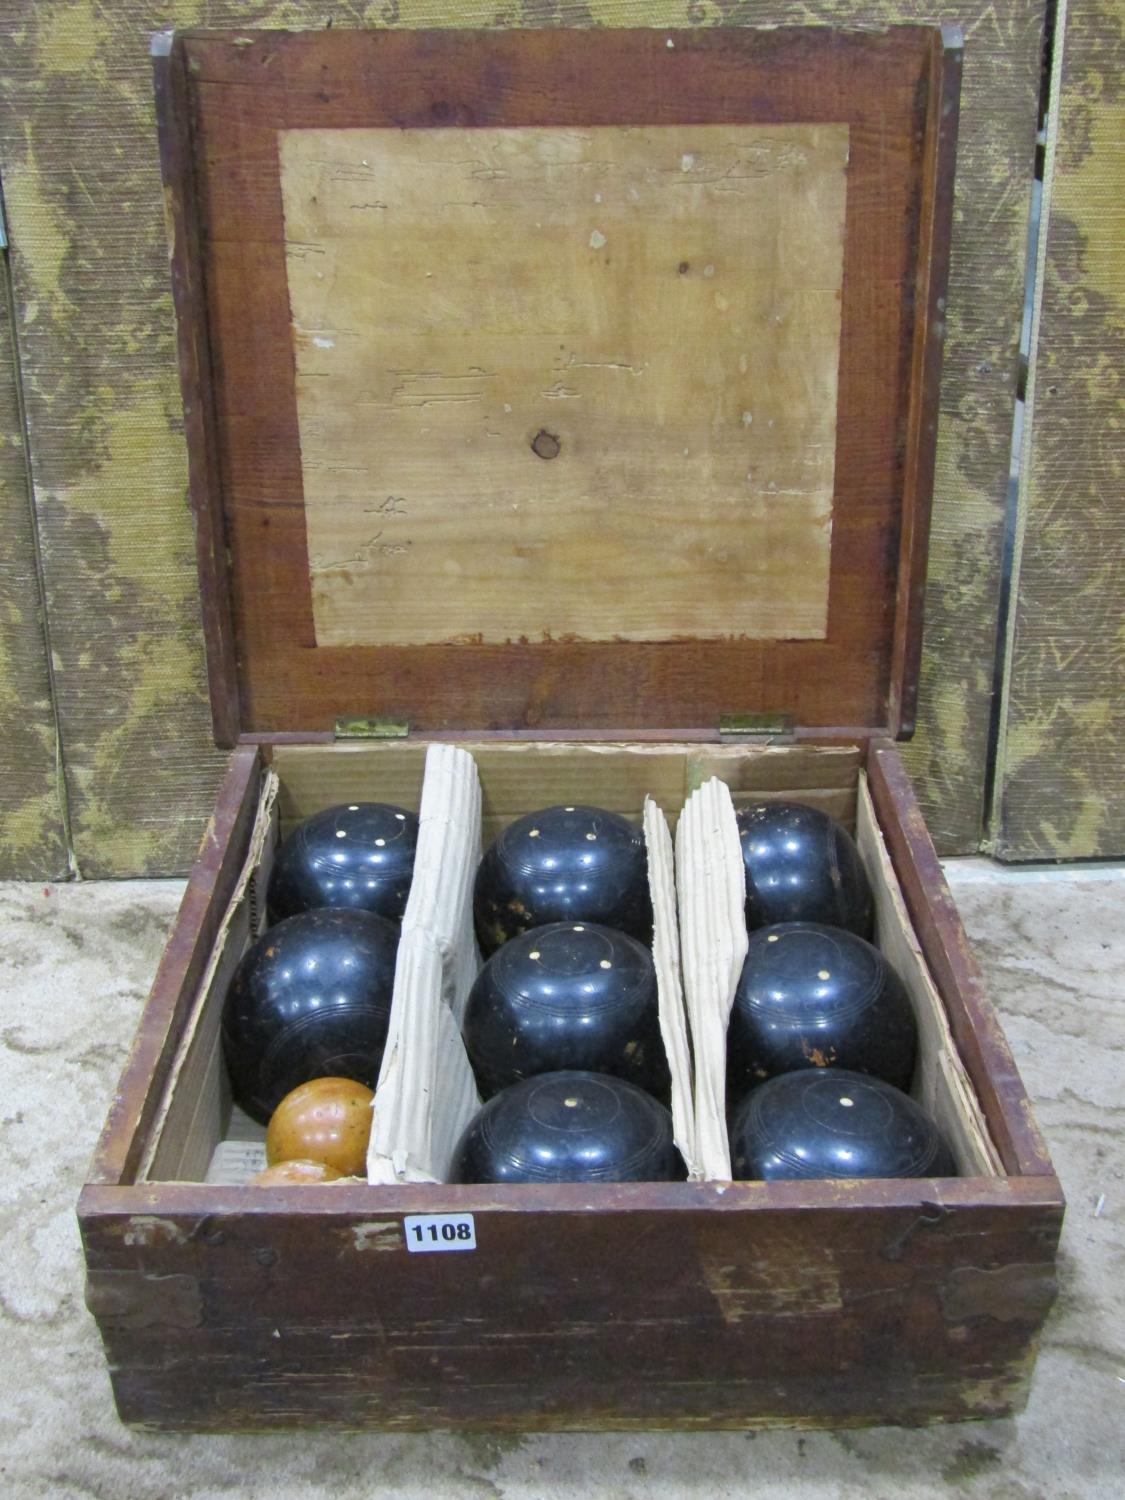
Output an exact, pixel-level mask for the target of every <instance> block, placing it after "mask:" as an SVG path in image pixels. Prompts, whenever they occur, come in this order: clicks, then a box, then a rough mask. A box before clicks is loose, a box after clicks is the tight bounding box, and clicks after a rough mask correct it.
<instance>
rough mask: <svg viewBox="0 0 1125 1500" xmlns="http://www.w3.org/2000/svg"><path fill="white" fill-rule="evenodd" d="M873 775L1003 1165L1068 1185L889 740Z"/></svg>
mask: <svg viewBox="0 0 1125 1500" xmlns="http://www.w3.org/2000/svg"><path fill="white" fill-rule="evenodd" d="M867 779H868V786H869V788H870V791H871V798H872V801H873V803H874V804H875V810H876V812H877V814H878V817H879V823H880V826H881V827H882V830H883V836H884V838H885V839H886V843H887V849H888V851H889V853H890V856H891V859H892V861H893V863H894V867H895V872H896V874H897V875H898V878H899V883H900V885H901V886H902V893H903V897H904V898H905V901H906V905H907V910H908V911H909V912H910V918H911V921H912V922H913V923H914V930H915V932H916V933H917V936H918V941H919V943H920V944H921V946H922V951H923V953H924V954H925V956H926V961H927V963H928V964H929V966H930V970H931V972H932V974H933V977H934V982H935V983H936V985H937V987H938V990H939V992H940V994H941V996H942V999H943V1000H944V1001H945V1004H946V1008H947V1011H948V1014H949V1024H950V1028H951V1030H952V1032H953V1038H954V1041H955V1042H956V1044H957V1049H958V1051H959V1052H960V1054H961V1057H962V1060H963V1061H964V1063H965V1066H966V1068H967V1069H968V1070H969V1075H970V1077H971V1079H972V1081H973V1085H974V1087H975V1088H976V1091H977V1096H978V1098H979V1099H980V1102H981V1107H982V1108H983V1110H984V1114H985V1119H986V1120H987V1122H988V1128H989V1130H990V1132H991V1134H992V1138H993V1140H994V1141H995V1143H996V1147H997V1149H998V1150H999V1152H1000V1157H1001V1160H1002V1161H1003V1164H1004V1168H1005V1170H1006V1171H1008V1172H1012V1173H1019V1174H1021V1175H1025V1176H1029V1177H1034V1178H1039V1179H1042V1180H1044V1181H1045V1182H1046V1183H1048V1184H1053V1190H1054V1191H1055V1192H1056V1193H1057V1195H1058V1202H1059V1203H1060V1205H1061V1204H1062V1202H1063V1197H1062V1190H1061V1188H1060V1187H1059V1186H1058V1182H1057V1179H1056V1178H1055V1173H1054V1168H1053V1166H1052V1164H1051V1159H1050V1156H1049V1154H1048V1151H1047V1147H1046V1144H1045V1142H1044V1140H1043V1137H1042V1136H1041V1135H1040V1133H1039V1129H1038V1127H1037V1126H1036V1124H1035V1120H1034V1117H1033V1115H1032V1112H1031V1101H1030V1100H1029V1099H1028V1096H1027V1091H1026V1089H1025V1088H1024V1086H1023V1081H1022V1079H1021V1078H1020V1075H1019V1071H1018V1069H1017V1068H1016V1064H1015V1062H1014V1060H1013V1058H1012V1054H1011V1051H1010V1049H1009V1047H1008V1043H1007V1040H1006V1039H1005V1037H1004V1033H1003V1031H1002V1029H1001V1027H1000V1023H999V1021H998V1019H997V1017H996V1014H995V1012H994V1010H993V1008H992V1006H991V1004H990V1002H989V1000H988V998H987V996H986V995H985V991H984V984H983V982H982V980H981V975H980V970H979V968H978V967H977V963H976V959H975V958H974V957H973V953H972V949H971V948H970V946H969V941H968V938H967V937H966V935H965V929H964V927H963V926H962V923H961V917H960V914H959V912H958V910H957V907H956V904H955V902H954V900H953V897H952V895H951V894H950V890H949V886H948V885H947V884H946V881H945V876H944V874H943V873H942V868H941V864H940V863H939V861H938V857H937V854H936V852H935V850H934V846H933V843H932V842H931V839H930V835H929V831H928V830H927V828H926V824H925V821H924V819H923V817H922V813H921V809H920V808H919V806H918V803H917V801H916V799H915V796H914V790H913V787H912V786H911V784H910V778H909V777H908V776H907V774H906V770H905V767H904V766H903V764H902V760H901V758H900V757H899V754H898V751H897V749H896V748H895V746H894V745H893V744H891V743H890V742H884V743H882V744H880V743H879V742H875V743H874V744H873V745H872V746H871V748H870V751H869V753H868V759H867Z"/></svg>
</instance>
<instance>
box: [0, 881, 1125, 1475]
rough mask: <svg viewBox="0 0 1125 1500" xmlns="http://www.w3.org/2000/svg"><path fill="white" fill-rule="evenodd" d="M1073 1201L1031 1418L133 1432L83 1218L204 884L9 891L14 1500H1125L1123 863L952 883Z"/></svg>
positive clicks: (5, 1190) (1, 1054)
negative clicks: (759, 1428) (683, 1499)
mask: <svg viewBox="0 0 1125 1500" xmlns="http://www.w3.org/2000/svg"><path fill="white" fill-rule="evenodd" d="M949 873H950V876H951V880H952V883H953V887H954V894H955V895H956V897H957V900H958V903H959V905H960V907H961V910H962V912H963V914H964V917H965V921H966V924H967V926H968V928H969V931H970V935H971V936H972V937H973V939H974V941H975V942H976V945H977V951H978V953H979V955H980V957H981V959H982V962H983V964H984V967H985V970H986V976H987V978H988V980H989V982H990V985H991V991H992V995H993V998H994V1000H995V1001H996V1003H997V1005H998V1007H999V1009H1000V1011H1001V1014H1002V1017H1003V1020H1004V1024H1005V1027H1006V1030H1007V1033H1008V1037H1009V1039H1010V1041H1011V1043H1012V1046H1013V1050H1014V1051H1015V1054H1016V1059H1017V1061H1018V1063H1019V1065H1020V1068H1021V1070H1022V1072H1023V1075H1024V1078H1025V1081H1026V1083H1027V1084H1028V1087H1029V1089H1030V1092H1031V1094H1032V1096H1033V1098H1034V1099H1035V1101H1036V1105H1037V1110H1038V1118H1039V1121H1040V1124H1041V1126H1042V1127H1043V1129H1044V1130H1045V1132H1046V1134H1047V1137H1048V1139H1049V1141H1050V1144H1051V1148H1052V1151H1053V1153H1054V1159H1055V1164H1056V1167H1057V1169H1058V1171H1059V1174H1060V1176H1061V1177H1062V1180H1063V1184H1064V1187H1065V1188H1066V1191H1067V1195H1068V1199H1069V1210H1068V1216H1067V1222H1066V1228H1065V1230H1064V1235H1063V1253H1062V1259H1061V1266H1060V1277H1061V1295H1060V1298H1059V1301H1058V1304H1057V1306H1056V1308H1055V1311H1054V1312H1053V1314H1052V1316H1051V1319H1050V1322H1049V1325H1048V1330H1047V1335H1046V1338H1045V1341H1044V1346H1043V1350H1042V1353H1041V1356H1040V1359H1039V1364H1038V1367H1037V1370H1036V1375H1035V1381H1034V1385H1033V1389H1032V1395H1031V1402H1030V1405H1029V1407H1028V1410H1027V1411H1026V1413H1024V1414H1023V1415H1021V1416H1020V1417H1018V1418H1016V1419H1014V1420H1012V1421H1005V1422H989V1423H983V1424H964V1425H960V1426H955V1427H945V1428H935V1429H930V1430H927V1431H923V1432H914V1431H898V1430H894V1429H886V1428H884V1429H877V1430H871V1431H867V1432H848V1433H841V1434H832V1433H806V1434H804V1435H797V1434H794V1433H789V1432H771V1433H760V1434H758V1435H757V1436H755V1435H753V1434H727V1433H720V1434H700V1433H684V1434H678V1433H672V1434H651V1435H650V1434H635V1433H634V1434H622V1435H614V1436H608V1437H607V1436H567V1435H560V1436H544V1437H527V1438H518V1437H505V1438H492V1437H486V1436H481V1437H454V1436H449V1435H443V1434H434V1435H426V1436H393V1437H385V1436H381V1435H378V1434H371V1435H355V1436H346V1437H338V1436H322V1437H318V1436H308V1435H304V1436H293V1437H284V1438H277V1437H269V1438H187V1437H165V1438H162V1437H153V1436H149V1435H142V1434H137V1433H133V1432H131V1431H129V1430H128V1429H126V1428H124V1427H122V1426H121V1425H120V1424H119V1423H118V1421H117V1418H116V1416H115V1414H114V1409H113V1402H112V1399H111V1396H110V1390H109V1382H108V1379H107V1377H106V1372H105V1368H104V1364H103V1360H102V1351H101V1345H100V1343H99V1340H98V1336H97V1332H96V1329H95V1327H94V1325H93V1323H92V1321H91V1319H90V1317H89V1315H88V1314H87V1313H86V1310H85V1308H84V1305H83V1301H82V1271H81V1261H80V1253H79V1245H78V1234H77V1228H76V1224H75V1218H74V1204H75V1199H76V1197H77V1194H78V1189H79V1186H80V1184H81V1182H82V1179H83V1176H84V1173H85V1169H86V1166H87V1163H88V1159H89V1155H90V1152H91V1149H92V1146H93V1143H94V1139H95V1137H96V1135H97V1132H98V1130H99V1128H100V1126H101V1122H102V1119H103V1117H104V1114H105V1111H106V1107H107V1104H108V1101H109V1099H110V1096H111V1094H112V1091H113V1089H114V1086H115V1084H116V1080H117V1075H118V1071H119V1069H120V1066H121V1063H122V1060H123V1058H124V1056H125V1052H126V1049H127V1046H128V1043H129V1041H130V1038H131V1036H132V1032H133V1028H134V1026H135V1024H136V1020H137V1016H138V1014H139V1012H140V1008H141V1005H142V1002H143V998H144V993H145V990H146V988H147V985H148V982H149V979H150V977H151V975H152V972H153V970H154V969H155V966H156V962H157V959H158V957H159V953H160V949H161V946H162V943H163V940H164V936H165V933H166V931H167V928H168V926H169V923H170V922H171V919H172V916H173V915H174V912H175V909H176V906H177V904H178V901H179V896H180V892H181V890H182V887H181V885H180V884H179V883H177V882H144V883H140V882H137V883H124V884H92V885H76V886H51V887H42V886H27V885H5V886H0V1090H2V1093H0V1120H2V1125H3V1135H2V1137H0V1152H2V1159H3V1163H4V1168H3V1172H2V1174H0V1388H2V1389H3V1391H4V1393H5V1395H4V1399H3V1401H2V1402H0V1500H24V1497H27V1496H39V1495H47V1496H59V1497H70V1496H74V1497H78V1496H97V1497H103V1496H104V1497H106V1500H111V1497H112V1500H174V1497H177V1496H181V1495H182V1496H188V1495H190V1496H195V1497H200V1500H206V1497H212V1496H246V1497H250V1496H253V1497H262V1500H297V1497H301V1500H305V1497H309V1500H312V1497H317V1496H324V1497H331V1500H358V1497H360V1496H390V1495H395V1496H402V1497H418V1500H444V1497H454V1496H456V1497H462V1496H464V1497H470V1496H472V1497H478V1496H483V1497H497V1500H499V1497H504V1500H523V1497H529V1500H530V1497H540V1496H543V1497H547V1496H554V1495H572V1494H574V1495H577V1494H582V1495H591V1496H592V1495H599V1496H608V1497H614V1500H625V1497H636V1500H642V1497H658V1496H674V1495H698V1496H700V1497H708V1500H711V1497H713V1500H721V1497H727V1496H731V1497H733V1496H736V1495H737V1496H742V1495H748V1494H752V1495H754V1496H755V1497H758V1496H765V1497H773V1496H782V1495H784V1496H785V1497H787V1500H799V1497H804V1496H815V1497H818V1500H861V1497H862V1500H892V1497H893V1500H921V1497H929V1496H934V1497H938V1496H941V1497H948V1496H964V1497H968V1500H985V1497H987V1500H1087V1497H1089V1500H1095V1497H1097V1500H1122V1497H1123V1496H1125V1311H1123V1309H1122V1305H1121V1289H1122V1286H1123V1284H1125V1242H1123V1236H1122V1229H1121V1226H1122V1222H1123V1220H1122V1200H1123V1197H1125V1181H1123V1170H1125V1146H1123V1142H1122V1134H1123V1131H1125V1090H1123V1087H1122V1085H1123V1081H1125V1071H1123V1068H1122V1058H1123V1055H1125V986H1123V984H1122V977H1121V976H1122V973H1123V972H1125V869H1122V868H1116V869H1110V868H1079V869H1077V870H1073V871H1069V872H1059V871H1047V872H1034V871H1027V872H1016V873H1012V872H1004V871H1000V870H999V869H997V868H996V867H994V866H991V865H989V864H988V863H987V862H985V861H961V862H957V863H956V864H954V865H953V866H952V867H951V868H950V871H949Z"/></svg>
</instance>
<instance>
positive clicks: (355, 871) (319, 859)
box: [266, 802, 418, 922]
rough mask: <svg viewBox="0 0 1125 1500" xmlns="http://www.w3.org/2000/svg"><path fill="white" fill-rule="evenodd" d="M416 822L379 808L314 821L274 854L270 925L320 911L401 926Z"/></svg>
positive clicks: (367, 805) (332, 810)
mask: <svg viewBox="0 0 1125 1500" xmlns="http://www.w3.org/2000/svg"><path fill="white" fill-rule="evenodd" d="M417 845H418V819H417V818H416V817H415V816H414V814H413V813H412V812H407V811H406V809H405V808H402V807H392V806H390V805H389V804H387V803H383V802H351V803H347V804H344V805H341V806H339V807H329V808H326V809H325V810H324V811H323V812H319V813H315V814H314V815H313V816H312V817H311V818H306V819H305V821H304V822H303V823H302V824H301V825H300V826H299V827H298V828H295V829H294V830H293V832H292V833H291V834H290V835H289V837H288V838H287V839H286V840H285V842H284V843H283V844H282V845H281V847H280V848H279V849H278V851H277V855H276V857H275V859H274V863H273V869H272V870H271V871H270V878H269V883H268V885H267V889H266V906H267V909H268V911H269V917H270V921H271V922H280V921H281V920H282V919H283V918H284V917H293V916H296V915H297V914H298V913H299V912H303V911H314V910H316V909H317V908H318V907H322V906H346V907H354V908H356V909H357V910H359V911H373V912H375V913H377V915H379V916H381V917H386V918H387V919H388V920H389V921H392V922H401V920H402V914H403V912H404V910H405V909H406V898H407V896H408V895H409V894H410V881H411V877H412V876H413V874H414V854H415V850H416V848H417Z"/></svg>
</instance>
